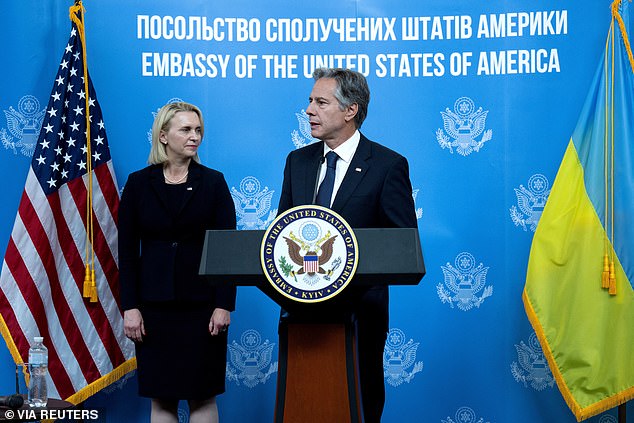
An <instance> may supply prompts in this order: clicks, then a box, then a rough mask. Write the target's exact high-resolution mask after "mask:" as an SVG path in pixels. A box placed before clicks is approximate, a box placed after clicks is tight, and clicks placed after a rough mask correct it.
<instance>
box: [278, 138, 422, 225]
mask: <svg viewBox="0 0 634 423" xmlns="http://www.w3.org/2000/svg"><path fill="white" fill-rule="evenodd" d="M323 151H324V145H323V142H317V143H313V144H310V145H308V146H306V147H303V148H300V149H299V150H294V151H292V152H291V153H290V154H289V155H288V157H287V159H286V167H285V168H284V182H283V184H282V193H281V198H280V203H279V207H278V210H279V212H280V213H281V212H284V211H285V210H288V209H290V208H292V207H295V206H299V205H304V204H313V202H314V198H315V194H316V192H317V190H316V188H317V178H318V176H319V168H320V166H321V160H322V156H323ZM331 208H332V210H334V211H335V212H337V213H339V214H340V215H341V216H342V217H343V218H344V219H345V220H346V221H347V222H348V223H349V224H350V226H352V227H353V228H416V227H417V222H416V212H415V210H414V199H413V197H412V184H411V182H410V179H409V166H408V164H407V159H405V157H403V156H401V155H400V154H398V153H396V152H395V151H393V150H390V149H389V148H387V147H384V146H382V145H381V144H378V143H376V142H373V141H370V140H368V139H367V138H366V137H365V136H363V135H361V139H360V141H359V146H358V147H357V151H356V152H355V154H354V156H353V158H352V161H351V162H350V166H349V167H348V171H347V173H346V175H345V176H344V178H343V182H342V183H341V186H340V187H339V190H338V191H337V195H336V197H335V199H334V201H333V203H332V207H331Z"/></svg>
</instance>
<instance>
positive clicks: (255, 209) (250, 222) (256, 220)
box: [231, 176, 277, 230]
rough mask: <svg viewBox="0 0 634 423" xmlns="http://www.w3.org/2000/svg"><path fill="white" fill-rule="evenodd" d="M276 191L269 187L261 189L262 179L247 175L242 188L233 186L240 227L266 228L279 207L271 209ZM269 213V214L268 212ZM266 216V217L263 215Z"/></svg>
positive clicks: (232, 195)
mask: <svg viewBox="0 0 634 423" xmlns="http://www.w3.org/2000/svg"><path fill="white" fill-rule="evenodd" d="M274 193H275V191H271V190H269V188H268V187H264V189H261V185H260V181H258V180H257V178H254V177H253V176H247V177H246V178H244V179H243V180H242V181H241V182H240V190H239V191H238V190H237V189H236V188H235V187H231V198H233V204H234V205H235V209H236V216H237V218H238V221H237V222H236V224H237V226H238V229H243V230H251V229H264V228H266V227H267V226H268V225H269V224H270V223H271V222H272V221H273V219H274V218H275V215H276V214H277V209H274V210H271V200H272V198H273V194H274ZM267 213H268V216H266V214H267ZM265 216H266V219H263V217H265Z"/></svg>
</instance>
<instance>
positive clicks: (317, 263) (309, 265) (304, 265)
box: [284, 232, 337, 276]
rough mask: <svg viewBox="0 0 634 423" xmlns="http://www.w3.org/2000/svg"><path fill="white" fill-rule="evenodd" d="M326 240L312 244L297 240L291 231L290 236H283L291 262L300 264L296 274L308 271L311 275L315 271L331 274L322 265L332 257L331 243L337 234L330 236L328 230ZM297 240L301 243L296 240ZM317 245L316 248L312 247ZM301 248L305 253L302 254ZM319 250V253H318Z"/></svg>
mask: <svg viewBox="0 0 634 423" xmlns="http://www.w3.org/2000/svg"><path fill="white" fill-rule="evenodd" d="M326 238H327V239H326V240H325V241H324V242H323V243H321V245H319V243H315V244H314V245H312V246H311V245H310V244H307V243H305V242H303V241H302V240H298V239H297V238H296V237H295V236H294V235H293V233H292V232H291V236H290V237H288V238H287V237H284V240H285V241H286V244H287V245H288V256H289V257H290V258H291V260H292V261H293V263H295V264H297V265H298V266H301V267H300V269H299V270H298V271H297V272H296V273H297V274H298V275H303V274H304V273H308V275H310V276H312V275H313V274H315V273H321V274H331V273H332V272H331V271H328V272H327V271H326V270H324V268H323V267H322V266H323V265H324V264H326V263H328V262H329V261H330V258H331V257H332V245H333V243H334V242H335V239H336V238H337V235H335V236H330V232H329V233H328V234H326ZM295 240H298V241H299V242H300V243H301V245H300V244H299V243H298V242H296V241H295ZM314 247H317V248H314ZM302 250H305V251H306V253H305V254H304V255H303V256H302ZM319 251H321V254H319Z"/></svg>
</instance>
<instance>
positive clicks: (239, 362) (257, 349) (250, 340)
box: [227, 329, 277, 388]
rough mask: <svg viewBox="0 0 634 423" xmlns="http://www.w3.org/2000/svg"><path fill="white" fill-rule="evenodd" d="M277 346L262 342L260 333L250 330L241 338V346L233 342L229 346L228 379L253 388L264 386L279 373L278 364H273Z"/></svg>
mask: <svg viewBox="0 0 634 423" xmlns="http://www.w3.org/2000/svg"><path fill="white" fill-rule="evenodd" d="M274 346H275V344H273V343H271V342H269V341H268V340H266V341H264V342H262V337H261V336H260V334H259V333H258V331H256V330H254V329H249V330H247V331H245V332H244V333H243V334H242V336H241V337H240V344H238V343H237V342H236V341H232V342H231V343H230V344H228V345H227V349H228V350H229V357H230V358H229V362H230V364H229V363H227V379H229V380H230V381H234V382H236V384H237V385H239V384H240V381H242V383H244V385H245V386H247V387H249V388H253V387H255V386H256V385H258V384H260V383H262V384H264V383H265V382H266V381H267V380H268V379H269V378H270V377H271V375H272V374H273V373H275V372H276V371H277V362H274V363H271V361H272V358H273V347H274Z"/></svg>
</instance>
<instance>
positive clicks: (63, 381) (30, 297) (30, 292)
mask: <svg viewBox="0 0 634 423" xmlns="http://www.w3.org/2000/svg"><path fill="white" fill-rule="evenodd" d="M23 198H24V197H23ZM5 262H6V263H7V267H8V268H9V270H10V271H11V274H12V275H13V277H14V279H15V280H16V281H19V282H18V283H17V285H16V287H17V288H18V289H19V290H20V292H21V293H22V296H23V297H24V299H25V300H26V304H27V306H28V307H29V310H30V311H31V315H32V316H33V318H34V319H35V322H36V324H37V328H38V330H39V333H40V334H41V336H43V337H44V338H45V339H48V341H47V342H46V346H47V347H48V357H49V367H48V368H49V372H50V373H51V377H52V378H53V381H54V383H55V388H56V389H57V391H58V393H59V394H60V395H62V398H64V394H63V393H66V395H68V393H69V392H70V393H72V392H74V388H73V384H72V382H71V379H70V376H69V375H68V373H67V371H66V369H65V368H64V366H62V362H61V361H60V359H59V356H58V355H57V351H56V350H55V348H54V346H53V345H52V343H51V342H50V340H51V334H50V333H49V330H48V325H47V321H46V313H45V311H44V303H43V302H42V298H41V297H40V294H39V291H38V290H37V288H36V286H35V281H34V280H33V279H32V278H31V274H30V273H29V271H28V269H27V267H26V264H25V263H24V260H22V255H21V254H20V251H19V250H18V248H17V246H16V245H15V243H14V241H13V238H11V239H10V240H9V246H8V247H7V253H6V255H5ZM3 316H5V315H4V311H3ZM4 319H5V321H6V320H7V317H6V316H5V317H4ZM16 323H17V320H16ZM7 326H9V324H8V322H7ZM19 333H21V334H22V336H23V337H22V338H18V339H17V340H16V339H15V335H16V333H14V332H12V333H11V334H12V336H13V337H14V340H15V341H17V342H16V346H17V347H18V350H19V351H20V356H21V357H22V359H23V360H24V361H27V360H28V356H29V348H30V344H29V342H30V340H27V339H25V338H24V334H23V333H22V332H21V331H20V332H19Z"/></svg>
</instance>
